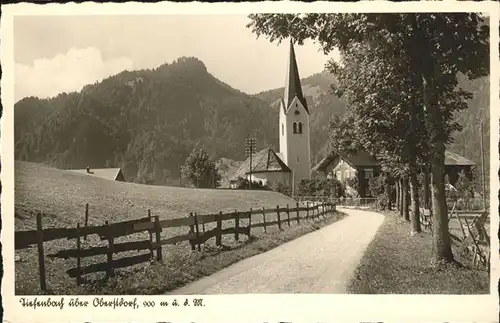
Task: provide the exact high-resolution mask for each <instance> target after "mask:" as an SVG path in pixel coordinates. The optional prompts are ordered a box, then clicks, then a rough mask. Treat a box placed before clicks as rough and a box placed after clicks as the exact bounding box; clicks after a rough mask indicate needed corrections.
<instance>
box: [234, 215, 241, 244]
mask: <svg viewBox="0 0 500 323" xmlns="http://www.w3.org/2000/svg"><path fill="white" fill-rule="evenodd" d="M239 230H240V214H239V213H238V210H234V240H236V241H240V232H239Z"/></svg>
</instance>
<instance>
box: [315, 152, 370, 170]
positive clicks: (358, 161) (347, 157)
mask: <svg viewBox="0 0 500 323" xmlns="http://www.w3.org/2000/svg"><path fill="white" fill-rule="evenodd" d="M339 158H342V159H343V160H344V161H346V162H347V163H348V164H350V165H351V166H353V167H376V166H379V163H378V161H377V160H376V159H375V158H374V157H372V156H371V155H370V154H369V153H368V152H366V151H364V150H359V151H357V152H356V153H352V154H337V153H335V152H332V153H330V155H328V156H326V157H325V158H323V159H322V160H321V161H320V162H319V163H317V164H316V165H315V166H314V167H313V168H312V170H313V171H323V170H324V169H325V168H326V167H327V166H328V165H330V164H331V163H332V162H333V161H335V160H336V159H339Z"/></svg>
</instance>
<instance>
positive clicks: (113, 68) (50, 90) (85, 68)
mask: <svg viewBox="0 0 500 323" xmlns="http://www.w3.org/2000/svg"><path fill="white" fill-rule="evenodd" d="M133 66H134V63H133V61H132V60H130V59H129V58H126V57H118V58H110V59H108V60H103V58H102V55H101V52H100V51H99V49H97V48H94V47H87V48H71V49H70V50H69V51H68V52H67V53H66V54H64V55H63V54H58V55H56V56H55V57H53V58H51V59H47V58H40V59H36V60H34V62H33V65H30V66H28V65H23V64H16V67H15V98H16V101H17V100H19V99H22V98H24V97H26V96H37V97H40V98H47V97H53V96H56V95H57V94H59V93H61V92H72V91H79V90H81V89H82V87H83V86H84V85H87V84H90V83H94V82H95V81H100V80H102V79H104V78H106V77H109V76H111V75H114V74H117V73H119V72H122V71H124V70H131V69H133Z"/></svg>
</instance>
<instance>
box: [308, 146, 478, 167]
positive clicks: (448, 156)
mask: <svg viewBox="0 0 500 323" xmlns="http://www.w3.org/2000/svg"><path fill="white" fill-rule="evenodd" d="M339 157H341V158H342V159H344V160H345V161H346V162H347V163H349V164H350V165H351V166H353V167H370V166H371V167H376V166H379V162H378V161H377V160H376V159H375V158H374V157H372V156H371V155H370V154H369V153H368V152H366V151H364V150H360V151H358V152H356V153H354V154H346V155H339V154H336V153H335V152H332V153H330V155H328V156H326V157H325V158H323V159H322V160H321V161H320V162H319V163H317V164H316V165H315V166H314V167H313V168H312V169H311V170H312V171H316V172H317V171H323V170H324V169H325V168H326V167H327V166H328V165H330V164H331V163H332V162H333V161H335V159H338V158H339ZM444 164H445V165H446V166H474V165H475V163H474V162H473V161H470V160H468V159H467V158H465V157H463V156H460V155H459V154H456V153H453V152H451V151H448V150H447V151H446V152H445V162H444Z"/></svg>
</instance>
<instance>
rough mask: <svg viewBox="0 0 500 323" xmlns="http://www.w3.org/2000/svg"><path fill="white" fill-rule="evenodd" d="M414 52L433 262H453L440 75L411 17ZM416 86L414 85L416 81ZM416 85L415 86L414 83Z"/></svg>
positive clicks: (424, 37) (415, 18)
mask: <svg viewBox="0 0 500 323" xmlns="http://www.w3.org/2000/svg"><path fill="white" fill-rule="evenodd" d="M411 20H412V21H411V24H412V26H413V30H414V31H415V33H414V36H415V38H414V40H413V44H414V46H415V48H417V47H418V48H419V49H420V51H418V53H417V51H411V52H410V53H411V59H410V65H411V66H412V69H413V71H414V72H415V75H420V77H421V80H419V81H420V84H422V94H423V99H424V113H425V126H426V127H425V128H426V130H427V134H428V148H429V152H430V158H431V160H430V166H431V167H430V172H431V203H432V231H433V235H432V243H433V253H434V255H433V261H434V262H436V263H440V262H453V261H454V258H453V253H452V251H451V240H450V234H449V231H448V230H449V229H448V208H447V205H446V195H445V186H444V176H445V175H444V174H445V172H444V156H445V139H446V138H445V137H444V128H445V127H444V126H445V125H444V123H443V117H442V115H441V109H440V105H439V95H438V93H436V92H435V89H436V80H439V78H440V75H441V71H440V70H439V69H440V66H439V63H438V62H437V60H436V58H435V57H434V56H433V55H432V48H431V46H432V45H431V40H430V39H429V38H428V35H426V34H425V33H424V32H423V31H422V29H420V28H419V21H418V15H411ZM417 82H418V81H417ZM417 84H418V83H417Z"/></svg>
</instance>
